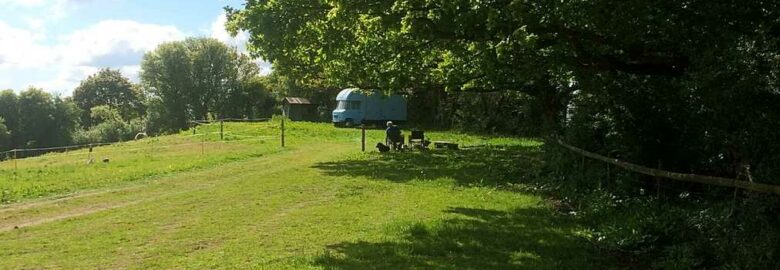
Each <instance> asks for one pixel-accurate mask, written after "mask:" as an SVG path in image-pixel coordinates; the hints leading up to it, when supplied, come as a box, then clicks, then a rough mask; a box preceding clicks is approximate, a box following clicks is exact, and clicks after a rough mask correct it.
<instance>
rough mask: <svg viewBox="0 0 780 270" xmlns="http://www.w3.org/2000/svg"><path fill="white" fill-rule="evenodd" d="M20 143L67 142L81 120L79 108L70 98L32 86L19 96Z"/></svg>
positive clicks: (46, 144) (60, 143)
mask: <svg viewBox="0 0 780 270" xmlns="http://www.w3.org/2000/svg"><path fill="white" fill-rule="evenodd" d="M17 106H18V111H19V118H18V123H19V126H18V129H17V130H14V132H15V133H16V134H17V137H16V138H17V139H18V140H20V141H18V142H17V143H19V144H18V145H17V147H19V148H22V147H50V146H60V145H67V144H69V143H70V142H71V133H72V132H73V130H74V129H75V127H76V126H77V123H78V115H79V113H80V112H79V110H78V108H77V107H76V106H75V104H74V103H73V102H72V101H71V100H70V99H66V100H63V99H61V98H59V97H53V96H51V95H50V94H49V93H46V92H44V91H43V90H41V89H36V88H30V89H28V90H26V91H23V92H22V93H21V94H19V96H18V103H17Z"/></svg>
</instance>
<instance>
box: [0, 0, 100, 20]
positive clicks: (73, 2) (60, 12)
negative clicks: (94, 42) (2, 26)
mask: <svg viewBox="0 0 780 270" xmlns="http://www.w3.org/2000/svg"><path fill="white" fill-rule="evenodd" d="M92 1H94V0H0V6H3V7H6V8H16V9H44V10H45V11H46V15H47V16H46V19H47V20H58V19H62V18H65V17H67V16H68V15H69V14H70V13H71V12H72V11H74V10H76V9H77V8H79V7H80V6H81V5H82V4H84V3H88V2H92Z"/></svg>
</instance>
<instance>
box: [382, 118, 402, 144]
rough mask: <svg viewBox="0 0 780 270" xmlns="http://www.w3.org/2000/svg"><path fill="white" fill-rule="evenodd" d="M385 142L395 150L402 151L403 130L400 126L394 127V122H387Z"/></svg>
mask: <svg viewBox="0 0 780 270" xmlns="http://www.w3.org/2000/svg"><path fill="white" fill-rule="evenodd" d="M385 141H387V142H388V144H389V145H390V146H391V147H392V148H393V150H396V151H397V150H401V145H402V144H403V141H404V139H403V137H401V129H399V128H398V126H396V125H393V121H388V122H387V129H386V130H385Z"/></svg>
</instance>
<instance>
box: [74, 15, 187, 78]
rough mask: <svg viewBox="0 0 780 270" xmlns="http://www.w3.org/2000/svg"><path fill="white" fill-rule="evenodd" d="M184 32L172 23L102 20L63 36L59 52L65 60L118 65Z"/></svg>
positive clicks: (75, 62)
mask: <svg viewBox="0 0 780 270" xmlns="http://www.w3.org/2000/svg"><path fill="white" fill-rule="evenodd" d="M184 36H185V35H184V33H182V32H181V31H179V30H178V29H177V28H176V27H174V26H161V25H154V24H142V23H138V22H135V21H116V20H110V21H102V22H99V23H97V24H95V25H92V26H90V27H89V28H86V29H83V30H79V31H76V32H74V33H72V34H70V35H68V36H67V37H65V38H64V39H63V42H62V43H63V44H65V46H64V47H63V48H62V49H61V53H62V56H63V58H64V61H65V62H66V63H71V64H79V65H88V66H108V67H119V66H126V65H133V64H137V63H139V62H140V60H141V57H142V56H143V54H144V53H145V52H146V51H150V50H153V49H154V48H156V47H157V45H159V44H160V43H163V42H166V41H172V40H180V39H183V38H184Z"/></svg>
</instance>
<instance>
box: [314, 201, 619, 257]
mask: <svg viewBox="0 0 780 270" xmlns="http://www.w3.org/2000/svg"><path fill="white" fill-rule="evenodd" d="M447 212H449V213H454V214H458V216H457V217H453V218H450V219H447V220H444V221H442V222H440V223H436V224H435V225H426V224H421V223H418V224H415V225H412V226H410V227H408V228H407V229H405V230H404V231H403V232H402V235H403V237H402V239H400V240H398V241H390V242H380V243H370V242H346V243H340V244H336V245H331V246H329V247H328V249H327V251H326V252H325V254H324V255H322V256H320V257H318V258H317V259H316V260H315V263H316V264H317V265H320V266H323V267H324V268H326V269H588V268H590V269H603V268H605V267H604V265H603V264H602V263H603V261H598V260H596V261H594V259H593V258H598V256H593V254H590V253H589V250H590V249H589V248H587V247H585V246H584V244H583V243H582V242H580V241H578V240H577V239H576V237H574V236H573V235H572V231H573V226H572V225H571V223H570V222H569V221H567V220H565V219H564V218H561V217H558V216H555V215H554V214H553V213H552V212H550V211H549V210H546V209H543V208H524V209H516V210H514V211H509V212H504V211H495V210H483V209H472V208H452V209H449V210H447Z"/></svg>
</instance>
